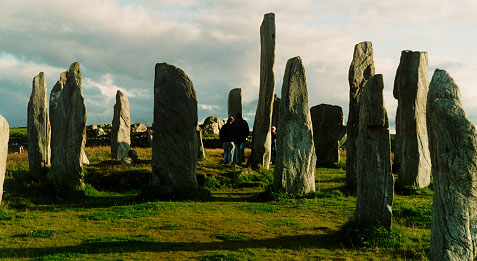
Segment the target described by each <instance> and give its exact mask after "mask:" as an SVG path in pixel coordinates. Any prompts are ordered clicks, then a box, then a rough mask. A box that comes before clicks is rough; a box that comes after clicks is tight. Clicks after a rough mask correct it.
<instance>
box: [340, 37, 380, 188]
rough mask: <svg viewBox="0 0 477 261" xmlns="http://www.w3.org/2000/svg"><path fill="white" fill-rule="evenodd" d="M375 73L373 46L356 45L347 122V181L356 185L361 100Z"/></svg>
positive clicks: (350, 79) (353, 186)
mask: <svg viewBox="0 0 477 261" xmlns="http://www.w3.org/2000/svg"><path fill="white" fill-rule="evenodd" d="M373 75H374V60H373V46H372V44H371V42H362V43H359V44H357V45H356V46H355V47H354V54H353V61H352V62H351V65H350V67H349V75H348V81H349V113H348V122H347V125H346V126H347V131H346V134H347V152H346V182H347V183H348V185H350V186H351V187H352V188H355V187H356V183H357V180H356V164H357V147H356V140H357V138H358V132H359V102H360V96H361V93H362V91H363V88H364V87H365V85H366V82H367V81H368V80H369V79H370V78H371V77H372V76H373Z"/></svg>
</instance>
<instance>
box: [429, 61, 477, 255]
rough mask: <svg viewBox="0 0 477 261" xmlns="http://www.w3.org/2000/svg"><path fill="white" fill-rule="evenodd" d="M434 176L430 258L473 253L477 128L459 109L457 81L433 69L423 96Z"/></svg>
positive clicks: (476, 224) (476, 223)
mask: <svg viewBox="0 0 477 261" xmlns="http://www.w3.org/2000/svg"><path fill="white" fill-rule="evenodd" d="M427 130H428V133H429V149H430V154H431V161H432V176H433V178H434V198H433V205H432V225H431V246H430V248H431V249H430V259H431V260H476V258H477V248H476V245H477V238H476V235H477V212H476V209H477V187H476V185H475V184H477V132H476V130H475V126H474V125H473V124H472V123H471V122H470V121H469V120H468V119H467V116H466V114H465V112H464V110H463V109H462V103H461V97H460V92H459V87H458V86H457V85H456V84H455V82H454V79H452V78H451V76H450V75H449V74H447V72H446V71H443V70H439V69H436V71H435V72H434V75H433V76H432V80H431V84H430V87H429V96H428V100H427Z"/></svg>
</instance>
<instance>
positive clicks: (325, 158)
mask: <svg viewBox="0 0 477 261" xmlns="http://www.w3.org/2000/svg"><path fill="white" fill-rule="evenodd" d="M310 112H311V121H312V122H313V142H314V143H315V152H316V165H317V167H331V166H333V165H334V163H335V162H338V161H340V155H339V145H340V144H339V142H340V138H342V137H340V135H341V134H342V133H341V132H342V129H343V127H344V126H343V109H341V107H340V106H336V105H329V104H320V105H317V106H313V107H311V110H310Z"/></svg>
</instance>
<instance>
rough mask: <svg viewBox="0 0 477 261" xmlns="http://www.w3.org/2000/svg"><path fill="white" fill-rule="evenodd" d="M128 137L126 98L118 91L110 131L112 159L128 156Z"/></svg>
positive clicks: (129, 142) (127, 102) (128, 120)
mask: <svg viewBox="0 0 477 261" xmlns="http://www.w3.org/2000/svg"><path fill="white" fill-rule="evenodd" d="M130 135H131V120H130V116H129V101H128V97H127V96H126V95H125V94H124V93H122V92H121V91H120V90H118V91H117V92H116V104H115V105H114V115H113V123H112V129H111V156H112V157H113V158H115V159H121V158H124V157H127V156H128V152H129V150H130V144H131V136H130Z"/></svg>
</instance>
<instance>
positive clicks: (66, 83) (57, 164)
mask: <svg viewBox="0 0 477 261" xmlns="http://www.w3.org/2000/svg"><path fill="white" fill-rule="evenodd" d="M49 112H50V123H51V168H50V171H49V172H48V175H47V178H48V180H49V181H50V182H51V183H53V184H54V185H56V186H57V187H58V188H61V189H64V190H71V189H75V188H77V187H84V181H83V177H84V174H83V163H84V162H85V161H86V160H87V158H86V154H85V152H84V146H85V143H86V106H85V104H84V98H83V87H82V81H81V70H80V63H79V62H75V63H73V64H72V65H71V66H70V69H69V70H67V71H66V72H63V73H62V74H61V75H60V80H59V81H58V82H57V83H56V84H55V86H54V87H53V89H52V90H51V94H50V110H49Z"/></svg>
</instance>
